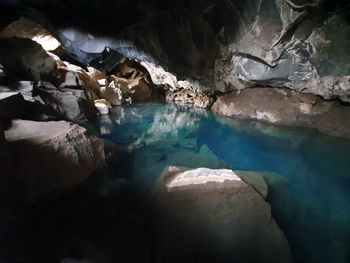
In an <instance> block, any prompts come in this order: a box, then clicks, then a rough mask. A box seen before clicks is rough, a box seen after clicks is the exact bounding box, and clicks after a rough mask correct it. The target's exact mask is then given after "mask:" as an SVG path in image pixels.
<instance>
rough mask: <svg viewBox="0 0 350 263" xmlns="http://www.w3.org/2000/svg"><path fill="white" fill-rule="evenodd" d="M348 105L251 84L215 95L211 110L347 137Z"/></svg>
mask: <svg viewBox="0 0 350 263" xmlns="http://www.w3.org/2000/svg"><path fill="white" fill-rule="evenodd" d="M349 109H350V107H349V106H344V105H341V104H340V103H338V102H335V101H325V100H322V99H321V98H319V97H317V96H314V95H306V94H298V93H293V92H291V91H289V90H280V89H273V88H251V89H245V90H243V91H241V92H232V93H228V94H225V95H223V96H221V97H219V98H218V100H217V101H216V102H215V103H214V104H213V106H212V110H213V111H214V112H216V113H218V114H220V115H224V116H227V117H232V118H239V119H252V120H261V121H265V122H269V123H273V124H280V125H286V126H301V127H310V128H315V129H317V130H319V131H321V132H324V133H327V134H330V135H335V136H340V137H347V138H350V110H349Z"/></svg>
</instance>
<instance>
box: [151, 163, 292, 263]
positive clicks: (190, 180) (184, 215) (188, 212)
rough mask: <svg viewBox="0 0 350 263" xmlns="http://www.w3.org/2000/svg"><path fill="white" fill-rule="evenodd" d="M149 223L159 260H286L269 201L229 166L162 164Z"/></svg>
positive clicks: (288, 258)
mask: <svg viewBox="0 0 350 263" xmlns="http://www.w3.org/2000/svg"><path fill="white" fill-rule="evenodd" d="M153 226H154V232H155V256H156V258H157V259H158V260H159V261H171V262H269V263H273V262H291V252H290V249H289V245H288V242H287V240H286V238H285V236H284V235H283V233H282V232H281V230H280V229H279V228H278V226H277V224H276V223H275V221H274V220H273V219H272V218H271V212H270V206H269V204H268V203H266V202H265V201H264V199H263V198H262V197H261V196H260V195H259V194H258V193H257V192H256V191H255V190H254V189H253V188H252V187H250V186H249V185H247V184H246V183H245V182H244V181H243V180H242V179H241V178H240V177H238V176H237V175H236V174H235V173H234V172H233V171H231V170H211V169H207V168H198V169H195V170H188V169H186V168H180V167H167V168H166V169H165V170H164V172H163V174H162V176H161V177H160V179H159V181H158V183H157V184H156V186H155V188H154V221H153Z"/></svg>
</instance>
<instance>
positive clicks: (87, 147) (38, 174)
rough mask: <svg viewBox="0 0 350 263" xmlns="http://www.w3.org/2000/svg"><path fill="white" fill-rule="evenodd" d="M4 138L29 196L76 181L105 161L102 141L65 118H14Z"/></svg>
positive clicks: (52, 190)
mask: <svg viewBox="0 0 350 263" xmlns="http://www.w3.org/2000/svg"><path fill="white" fill-rule="evenodd" d="M5 138H6V140H7V141H8V146H9V150H10V152H11V154H12V156H13V158H14V160H16V161H15V162H16V167H17V169H18V174H17V181H18V182H20V183H21V184H22V185H23V187H24V188H25V191H26V194H27V195H28V197H29V200H30V199H31V198H32V199H34V200H35V199H36V198H39V197H41V196H44V195H47V194H50V193H54V192H57V191H61V190H65V189H68V188H70V187H72V186H74V185H77V184H79V183H80V182H82V181H84V180H86V179H87V178H89V176H91V175H92V173H93V172H94V171H95V170H96V169H97V168H98V167H99V166H100V165H102V164H103V162H104V149H103V141H102V140H100V139H98V138H96V137H95V136H92V135H89V134H88V132H87V130H86V129H85V128H83V127H80V126H78V125H76V124H73V123H69V122H65V121H59V122H33V121H25V120H15V121H12V125H11V127H10V129H8V130H6V131H5Z"/></svg>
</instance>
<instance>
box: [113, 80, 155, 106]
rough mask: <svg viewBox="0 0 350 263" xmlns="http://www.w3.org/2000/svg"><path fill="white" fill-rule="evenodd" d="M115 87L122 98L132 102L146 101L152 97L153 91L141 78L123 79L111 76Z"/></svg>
mask: <svg viewBox="0 0 350 263" xmlns="http://www.w3.org/2000/svg"><path fill="white" fill-rule="evenodd" d="M112 78H113V80H114V83H115V85H116V86H117V87H118V88H120V90H121V91H122V93H123V97H124V98H129V97H130V98H131V99H132V101H147V100H150V99H152V97H153V89H152V87H151V86H150V84H149V83H147V82H146V81H145V80H144V78H142V77H141V76H139V77H137V78H136V79H125V78H120V77H117V76H112Z"/></svg>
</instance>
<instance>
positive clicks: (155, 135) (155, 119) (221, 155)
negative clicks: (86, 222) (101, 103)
mask: <svg viewBox="0 0 350 263" xmlns="http://www.w3.org/2000/svg"><path fill="white" fill-rule="evenodd" d="M95 126H96V127H97V128H98V129H99V131H100V135H101V137H103V138H104V139H106V142H107V144H108V145H113V144H114V146H113V147H116V148H117V149H118V153H119V155H118V157H115V158H114V159H113V162H111V163H110V164H109V166H110V167H109V168H110V174H109V177H108V178H109V179H108V180H107V181H106V187H105V189H104V190H103V191H106V192H108V191H111V192H113V189H114V188H113V186H116V185H118V183H119V182H120V181H128V182H130V183H131V184H132V186H133V189H134V191H139V192H142V193H145V194H146V195H147V193H149V192H150V191H151V189H152V186H153V184H154V182H155V181H156V179H157V178H158V177H159V175H160V174H161V172H162V170H163V169H164V168H165V167H166V166H167V165H180V166H186V167H202V166H205V167H209V168H230V169H233V170H249V171H268V172H275V173H278V174H279V177H278V176H277V179H276V180H277V181H274V182H275V183H272V184H271V188H270V189H269V190H270V193H269V196H268V201H269V203H270V204H271V207H272V214H273V217H274V218H275V220H276V222H277V223H278V225H279V226H280V228H281V229H282V231H283V232H284V233H285V235H286V237H287V239H288V241H289V243H290V246H291V249H292V253H293V258H294V262H318V263H320V262H327V263H330V262H337V263H342V262H344V263H348V262H350V140H346V139H341V138H335V137H331V136H327V135H323V134H320V133H318V132H316V131H313V130H309V129H297V128H282V127H275V126H272V125H267V124H262V123H259V122H247V121H237V120H236V121H235V120H231V119H227V118H223V117H219V116H216V115H214V114H213V113H211V112H209V111H207V110H202V109H194V108H191V107H185V106H176V105H172V104H162V103H145V104H136V105H130V106H123V107H119V108H114V109H113V110H112V114H111V115H110V116H102V117H100V118H99V119H98V120H97V121H96V123H95Z"/></svg>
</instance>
